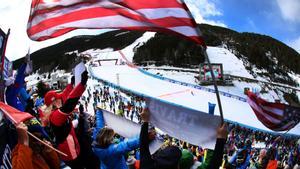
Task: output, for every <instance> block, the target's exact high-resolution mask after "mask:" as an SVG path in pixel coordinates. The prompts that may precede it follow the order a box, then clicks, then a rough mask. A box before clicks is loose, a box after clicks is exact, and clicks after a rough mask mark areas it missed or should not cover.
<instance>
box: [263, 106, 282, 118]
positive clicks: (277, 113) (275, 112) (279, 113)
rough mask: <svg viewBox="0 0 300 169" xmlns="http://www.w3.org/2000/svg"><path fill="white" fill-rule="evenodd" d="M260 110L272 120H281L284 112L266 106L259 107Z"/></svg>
mask: <svg viewBox="0 0 300 169" xmlns="http://www.w3.org/2000/svg"><path fill="white" fill-rule="evenodd" d="M261 108H262V109H263V110H264V111H266V112H268V114H269V115H270V116H273V117H274V118H277V119H281V118H282V117H283V115H284V112H283V110H282V109H277V108H273V107H267V106H263V105H261Z"/></svg>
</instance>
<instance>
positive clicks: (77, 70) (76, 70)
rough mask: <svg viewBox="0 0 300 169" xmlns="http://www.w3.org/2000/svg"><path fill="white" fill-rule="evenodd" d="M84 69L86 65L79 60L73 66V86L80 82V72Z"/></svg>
mask: <svg viewBox="0 0 300 169" xmlns="http://www.w3.org/2000/svg"><path fill="white" fill-rule="evenodd" d="M84 71H86V67H85V65H84V63H83V62H80V63H79V64H78V65H76V66H75V68H74V75H75V86H77V85H78V84H79V83H80V82H81V74H82V72H84Z"/></svg>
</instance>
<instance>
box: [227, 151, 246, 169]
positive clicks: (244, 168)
mask: <svg viewBox="0 0 300 169" xmlns="http://www.w3.org/2000/svg"><path fill="white" fill-rule="evenodd" d="M239 151H242V150H239ZM237 155H238V153H237V152H236V153H234V155H233V156H232V157H231V159H230V161H229V163H230V164H233V165H236V159H237ZM250 158H251V156H250V154H249V153H247V157H246V159H245V161H244V163H243V164H241V165H240V166H236V169H246V168H247V167H248V166H249V165H250Z"/></svg>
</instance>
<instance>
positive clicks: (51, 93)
mask: <svg viewBox="0 0 300 169" xmlns="http://www.w3.org/2000/svg"><path fill="white" fill-rule="evenodd" d="M60 98H61V96H60V95H59V94H58V93H56V91H55V90H50V91H49V92H47V93H46V94H45V98H44V102H45V104H46V106H49V105H50V104H51V103H52V102H53V101H54V100H55V99H60Z"/></svg>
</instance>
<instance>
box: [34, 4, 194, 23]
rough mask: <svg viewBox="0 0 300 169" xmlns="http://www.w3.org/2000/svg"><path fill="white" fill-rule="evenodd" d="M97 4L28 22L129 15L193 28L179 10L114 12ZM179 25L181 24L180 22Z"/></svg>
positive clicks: (117, 10) (117, 9)
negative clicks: (172, 18) (174, 22)
mask: <svg viewBox="0 0 300 169" xmlns="http://www.w3.org/2000/svg"><path fill="white" fill-rule="evenodd" d="M99 4H100V3H99ZM99 4H95V5H91V6H86V7H81V8H67V9H62V10H60V12H59V13H55V12H51V13H49V12H48V13H44V14H39V15H36V16H35V17H34V18H32V17H31V18H30V22H31V25H32V26H35V25H37V24H39V23H40V22H42V21H44V20H45V18H57V19H64V18H63V16H64V15H65V13H68V16H69V17H76V16H77V15H79V16H80V15H88V16H90V15H91V14H94V17H101V16H111V15H117V14H123V15H126V16H127V14H130V15H129V16H128V17H130V18H137V19H138V20H142V19H143V20H145V19H147V20H151V19H161V18H166V17H170V18H171V17H174V18H181V19H188V20H187V21H189V22H188V23H187V24H189V25H191V26H193V24H192V19H191V18H189V16H188V14H187V12H186V11H185V10H183V9H181V8H157V9H141V10H137V11H132V10H128V9H126V8H116V9H114V10H111V9H106V8H105V7H99ZM98 12H99V13H98ZM127 12H128V13H127ZM71 14H72V15H71ZM88 16H87V17H88ZM154 21H155V20H154ZM180 21H181V20H180ZM177 22H178V21H177ZM181 24H182V21H181Z"/></svg>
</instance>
